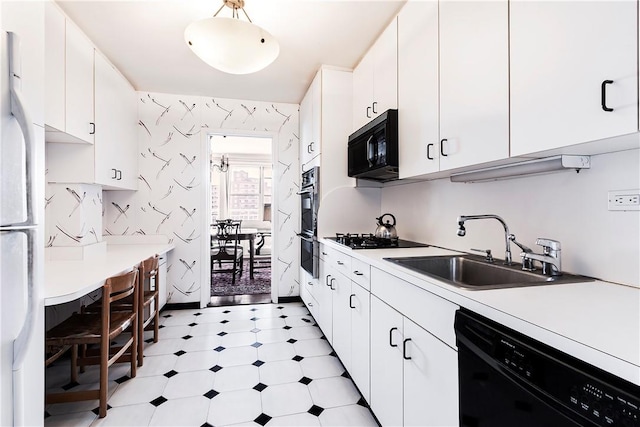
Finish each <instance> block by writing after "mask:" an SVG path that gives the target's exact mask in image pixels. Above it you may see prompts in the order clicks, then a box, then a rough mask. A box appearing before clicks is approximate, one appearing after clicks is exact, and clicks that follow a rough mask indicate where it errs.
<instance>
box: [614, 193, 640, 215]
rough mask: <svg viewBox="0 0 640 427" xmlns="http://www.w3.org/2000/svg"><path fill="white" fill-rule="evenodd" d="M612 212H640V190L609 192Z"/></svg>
mask: <svg viewBox="0 0 640 427" xmlns="http://www.w3.org/2000/svg"><path fill="white" fill-rule="evenodd" d="M609 210H610V211H640V190H613V191H609Z"/></svg>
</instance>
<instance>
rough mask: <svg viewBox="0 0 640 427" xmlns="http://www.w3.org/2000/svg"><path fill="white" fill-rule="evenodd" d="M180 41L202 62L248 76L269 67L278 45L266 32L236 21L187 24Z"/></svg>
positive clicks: (247, 23)
mask: <svg viewBox="0 0 640 427" xmlns="http://www.w3.org/2000/svg"><path fill="white" fill-rule="evenodd" d="M184 38H185V41H186V42H187V45H188V46H189V47H190V48H191V50H193V52H194V53H195V54H196V55H198V56H199V57H200V59H202V60H203V61H204V62H206V63H207V64H209V65H210V66H212V67H213V68H216V69H218V70H220V71H224V72H225V73H230V74H250V73H255V72H256V71H259V70H262V69H263V68H265V67H266V66H267V65H269V64H271V63H272V62H273V61H274V60H275V59H276V58H277V57H278V54H279V53H280V46H279V44H278V42H277V41H276V39H275V38H274V37H273V36H272V35H271V34H269V32H267V31H265V30H264V29H262V28H260V27H259V26H257V25H255V24H253V23H251V22H247V21H241V20H240V19H237V18H222V17H220V18H218V17H213V18H207V19H202V20H200V21H196V22H194V23H192V24H190V25H189V26H188V27H187V28H186V30H185V32H184Z"/></svg>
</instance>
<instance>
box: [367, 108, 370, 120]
mask: <svg viewBox="0 0 640 427" xmlns="http://www.w3.org/2000/svg"><path fill="white" fill-rule="evenodd" d="M370 111H371V107H367V119H370V118H371V114H370V113H369V112H370Z"/></svg>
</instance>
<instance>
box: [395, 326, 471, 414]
mask: <svg viewBox="0 0 640 427" xmlns="http://www.w3.org/2000/svg"><path fill="white" fill-rule="evenodd" d="M404 336H405V340H409V341H407V342H406V344H405V346H404V347H405V348H404V350H405V352H404V357H405V358H404V425H406V426H454V425H458V380H457V378H458V354H457V352H456V351H455V350H453V349H452V348H451V347H449V346H448V345H446V344H444V343H443V342H442V341H440V340H438V339H437V338H436V337H434V336H433V335H431V334H430V333H429V332H427V331H425V330H424V329H422V328H421V327H419V326H418V325H416V324H415V323H413V322H412V321H411V320H409V319H407V318H404ZM407 358H409V359H407Z"/></svg>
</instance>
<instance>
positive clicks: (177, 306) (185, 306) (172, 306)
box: [160, 302, 200, 313]
mask: <svg viewBox="0 0 640 427" xmlns="http://www.w3.org/2000/svg"><path fill="white" fill-rule="evenodd" d="M194 308H200V303H199V302H174V303H166V304H165V305H164V307H162V309H161V310H160V313H162V312H163V311H165V310H189V309H194Z"/></svg>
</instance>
